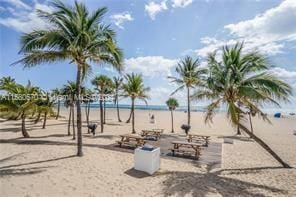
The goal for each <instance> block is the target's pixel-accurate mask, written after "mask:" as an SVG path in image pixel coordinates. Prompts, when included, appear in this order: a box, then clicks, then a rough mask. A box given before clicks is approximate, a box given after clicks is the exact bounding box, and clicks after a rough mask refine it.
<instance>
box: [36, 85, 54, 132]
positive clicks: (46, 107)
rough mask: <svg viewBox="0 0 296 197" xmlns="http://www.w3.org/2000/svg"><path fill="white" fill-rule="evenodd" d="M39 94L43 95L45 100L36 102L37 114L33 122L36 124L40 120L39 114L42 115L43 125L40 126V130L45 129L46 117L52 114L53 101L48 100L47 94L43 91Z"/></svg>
mask: <svg viewBox="0 0 296 197" xmlns="http://www.w3.org/2000/svg"><path fill="white" fill-rule="evenodd" d="M39 94H40V95H41V94H43V95H44V94H45V98H40V99H39V100H38V101H37V102H36V105H37V110H36V111H37V112H38V116H37V119H36V120H35V122H36V123H37V122H38V121H39V119H40V116H41V113H43V114H44V119H43V125H42V129H45V127H46V121H47V117H48V115H52V114H53V113H54V112H53V105H54V104H53V101H51V100H50V98H49V94H48V93H45V91H42V90H40V91H39Z"/></svg>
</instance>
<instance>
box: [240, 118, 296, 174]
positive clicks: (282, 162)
mask: <svg viewBox="0 0 296 197" xmlns="http://www.w3.org/2000/svg"><path fill="white" fill-rule="evenodd" d="M238 125H239V127H240V128H241V129H242V130H244V131H245V132H246V133H247V134H248V135H249V136H250V137H251V138H253V139H254V140H255V141H256V142H257V143H258V144H259V145H260V146H261V147H262V148H264V149H265V150H266V151H267V152H268V153H269V154H270V155H271V156H272V157H273V158H274V159H275V160H277V161H278V162H279V163H280V164H281V165H282V166H283V167H284V168H291V166H289V164H287V163H286V162H284V161H283V160H282V159H281V158H280V157H279V156H278V155H277V154H276V153H275V152H274V151H273V150H272V149H271V148H270V147H269V146H268V145H267V144H266V143H265V142H264V141H263V140H261V139H260V138H259V137H257V136H256V135H254V133H252V132H251V131H250V130H249V129H247V128H246V127H245V126H244V125H242V124H240V123H238Z"/></svg>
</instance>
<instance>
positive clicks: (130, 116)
mask: <svg viewBox="0 0 296 197" xmlns="http://www.w3.org/2000/svg"><path fill="white" fill-rule="evenodd" d="M132 114H133V110H132V109H131V112H130V115H129V118H128V119H127V121H126V123H129V122H130V121H131V118H132Z"/></svg>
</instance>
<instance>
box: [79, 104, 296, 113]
mask: <svg viewBox="0 0 296 197" xmlns="http://www.w3.org/2000/svg"><path fill="white" fill-rule="evenodd" d="M82 106H84V104H82ZM90 106H91V108H99V107H100V105H99V104H97V103H92V104H91V105H90ZM206 107H207V106H191V111H193V112H205V111H206ZM106 108H116V105H114V104H111V103H106ZM119 108H120V109H130V108H131V105H130V104H119ZM135 109H140V110H161V111H167V110H168V107H167V106H166V105H135ZM176 111H187V106H179V107H178V108H177V109H176ZM262 111H263V112H264V113H267V114H274V113H278V112H280V113H282V114H283V115H288V114H290V113H296V108H294V107H292V108H291V107H290V108H286V107H285V108H278V107H277V108H274V107H264V108H263V109H262ZM217 112H226V109H225V108H224V107H221V108H220V109H219V110H218V111H217Z"/></svg>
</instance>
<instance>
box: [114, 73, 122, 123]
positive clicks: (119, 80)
mask: <svg viewBox="0 0 296 197" xmlns="http://www.w3.org/2000/svg"><path fill="white" fill-rule="evenodd" d="M122 81H123V78H122V77H113V84H114V90H115V91H114V104H115V105H116V110H117V119H118V122H121V119H120V114H119V106H118V105H119V91H120V90H121V89H122Z"/></svg>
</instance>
